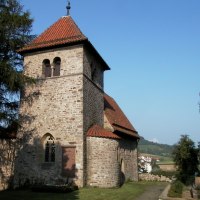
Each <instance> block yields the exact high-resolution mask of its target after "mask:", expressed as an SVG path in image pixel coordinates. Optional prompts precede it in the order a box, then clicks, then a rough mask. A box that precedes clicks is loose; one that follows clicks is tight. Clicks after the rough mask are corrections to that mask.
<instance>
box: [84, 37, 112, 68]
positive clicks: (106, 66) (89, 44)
mask: <svg viewBox="0 0 200 200" xmlns="http://www.w3.org/2000/svg"><path fill="white" fill-rule="evenodd" d="M86 46H88V47H89V48H90V49H91V50H92V51H93V52H94V53H95V54H96V55H97V56H98V57H99V58H100V61H101V62H102V64H103V65H104V70H110V67H109V66H108V64H107V63H106V62H105V60H104V59H103V58H102V56H101V55H100V54H99V52H98V51H97V50H96V49H95V47H94V46H93V45H92V43H91V42H90V41H89V40H87V42H86Z"/></svg>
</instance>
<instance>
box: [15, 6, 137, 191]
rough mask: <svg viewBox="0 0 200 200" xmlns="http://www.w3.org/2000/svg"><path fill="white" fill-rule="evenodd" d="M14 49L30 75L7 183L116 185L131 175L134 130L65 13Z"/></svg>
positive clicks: (102, 65)
mask: <svg viewBox="0 0 200 200" xmlns="http://www.w3.org/2000/svg"><path fill="white" fill-rule="evenodd" d="M67 9H68V14H67V15H66V16H63V17H61V18H60V19H58V21H56V22H55V23H54V24H53V25H51V26H50V27H49V28H47V29H46V30H45V31H44V32H43V33H42V34H41V35H39V36H38V37H37V38H35V39H34V40H33V41H32V42H31V43H30V44H28V45H27V46H24V48H22V49H20V50H19V53H20V54H21V55H22V56H23V57H24V69H25V70H24V73H25V74H26V75H27V76H29V77H33V78H35V79H36V84H35V85H32V86H27V87H26V89H25V94H24V97H23V98H24V99H25V98H26V99H28V98H29V101H23V99H22V102H21V108H20V115H21V116H22V118H23V119H22V127H21V129H20V130H19V132H18V134H17V140H19V141H20V145H19V146H20V148H19V149H18V151H17V153H16V160H15V167H14V185H15V187H20V186H23V185H25V184H27V183H28V184H65V183H66V182H73V183H74V184H76V185H77V186H79V187H84V186H92V187H105V188H111V187H118V186H120V185H122V184H123V182H124V181H125V180H134V181H137V180H138V164H137V145H138V141H139V135H138V133H137V131H136V130H135V128H134V127H133V125H132V124H131V123H130V121H129V120H128V118H127V117H126V116H125V114H124V113H123V111H122V110H121V109H120V107H119V105H118V104H117V103H116V102H115V100H114V99H113V98H112V97H110V96H109V95H108V94H106V93H105V92H104V72H105V71H107V70H110V68H109V66H108V65H107V63H106V62H105V61H104V59H103V58H102V57H101V55H100V54H99V53H98V51H97V50H96V49H95V47H94V46H93V45H92V44H91V42H90V41H89V40H88V38H87V37H86V36H85V35H84V34H83V33H82V32H81V30H80V29H79V27H78V26H77V25H76V23H75V22H74V20H73V19H72V17H71V16H70V14H69V11H70V5H68V6H67Z"/></svg>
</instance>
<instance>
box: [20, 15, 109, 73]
mask: <svg viewBox="0 0 200 200" xmlns="http://www.w3.org/2000/svg"><path fill="white" fill-rule="evenodd" d="M76 44H84V45H86V46H87V47H88V48H90V50H92V52H94V53H95V54H96V55H97V56H98V57H99V58H100V61H101V62H102V64H103V66H104V70H109V69H110V68H109V66H108V65H107V63H106V62H105V61H104V60H103V58H102V57H101V56H100V54H99V53H98V52H97V50H96V49H95V48H94V46H93V45H92V44H91V43H90V41H89V40H88V38H87V37H86V36H85V35H84V34H83V33H82V32H81V30H80V29H79V27H78V26H77V25H76V23H75V22H74V20H73V19H72V18H71V16H64V17H61V18H60V19H59V20H58V21H56V22H55V23H54V24H53V25H51V26H50V27H49V28H48V29H46V30H45V31H44V32H43V33H42V34H41V35H39V36H38V37H36V38H35V39H34V40H33V41H32V42H31V43H30V44H28V45H26V46H24V47H23V48H21V49H19V50H18V52H19V53H20V54H25V53H29V52H36V51H40V50H46V49H53V48H57V47H63V46H71V45H76Z"/></svg>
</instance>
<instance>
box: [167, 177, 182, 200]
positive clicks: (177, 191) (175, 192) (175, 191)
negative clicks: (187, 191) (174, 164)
mask: <svg viewBox="0 0 200 200" xmlns="http://www.w3.org/2000/svg"><path fill="white" fill-rule="evenodd" d="M183 187H184V184H183V183H182V182H180V181H175V182H173V183H172V184H171V188H170V190H169V192H168V196H169V197H182V192H183Z"/></svg>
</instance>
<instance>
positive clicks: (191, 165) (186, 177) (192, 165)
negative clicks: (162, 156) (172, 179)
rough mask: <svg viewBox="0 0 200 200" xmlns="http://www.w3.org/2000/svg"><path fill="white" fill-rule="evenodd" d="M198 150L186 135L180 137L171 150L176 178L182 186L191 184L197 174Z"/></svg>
mask: <svg viewBox="0 0 200 200" xmlns="http://www.w3.org/2000/svg"><path fill="white" fill-rule="evenodd" d="M198 151H199V150H198V148H196V147H195V144H194V142H193V141H192V140H191V139H190V138H189V136H188V135H182V136H181V138H180V141H179V142H178V143H177V144H176V145H175V147H174V150H173V153H172V155H173V159H174V162H175V165H176V167H177V178H178V180H180V181H181V182H183V183H184V184H191V183H192V181H193V180H194V176H195V173H197V172H198V164H199V161H198Z"/></svg>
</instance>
